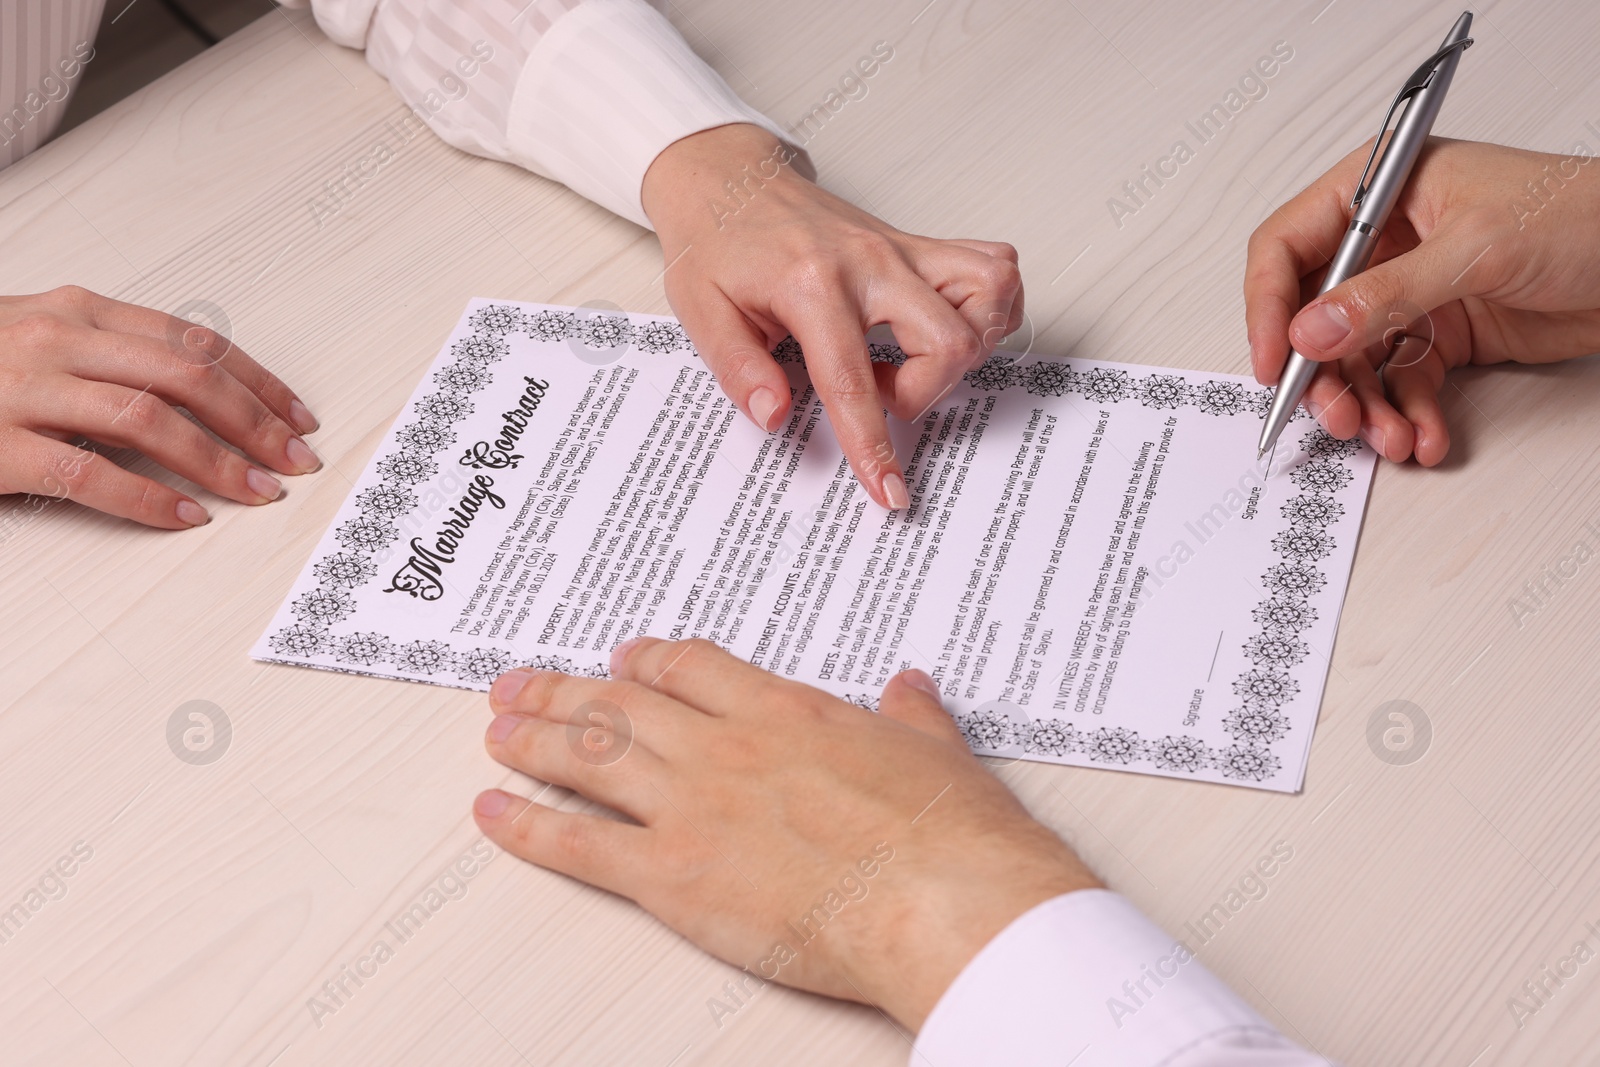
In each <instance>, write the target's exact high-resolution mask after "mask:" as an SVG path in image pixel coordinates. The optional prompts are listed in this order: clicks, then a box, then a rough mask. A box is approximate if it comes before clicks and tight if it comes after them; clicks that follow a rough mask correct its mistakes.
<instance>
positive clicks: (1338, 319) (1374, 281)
mask: <svg viewBox="0 0 1600 1067" xmlns="http://www.w3.org/2000/svg"><path fill="white" fill-rule="evenodd" d="M1485 251H1487V249H1486V248H1485V247H1484V246H1483V244H1482V242H1481V241H1479V242H1474V241H1472V240H1470V239H1464V238H1460V237H1455V236H1452V235H1451V234H1449V233H1439V232H1437V231H1435V233H1433V234H1431V235H1429V239H1428V240H1426V241H1424V242H1422V243H1421V244H1420V245H1418V246H1417V247H1416V248H1413V249H1412V250H1411V251H1409V252H1406V253H1404V254H1402V255H1398V256H1395V257H1394V258H1393V259H1388V260H1385V261H1384V262H1382V263H1378V264H1376V265H1374V266H1371V267H1369V268H1367V269H1366V270H1364V271H1362V272H1361V273H1360V274H1357V275H1356V276H1355V277H1354V278H1350V279H1347V280H1346V281H1344V282H1342V283H1340V284H1339V285H1336V286H1334V287H1333V288H1332V289H1329V290H1328V291H1327V292H1326V293H1323V294H1322V295H1321V296H1319V297H1317V298H1316V299H1315V300H1313V301H1312V302H1311V303H1309V304H1307V305H1306V306H1305V307H1304V308H1302V309H1301V310H1300V314H1298V315H1296V316H1295V317H1294V320H1293V321H1292V322H1290V323H1289V341H1290V342H1291V343H1292V344H1293V345H1294V347H1295V351H1297V352H1299V353H1300V354H1301V355H1303V356H1305V357H1306V358H1307V359H1313V360H1317V361H1319V362H1320V361H1327V360H1334V359H1339V358H1340V357H1343V356H1348V355H1352V354H1354V353H1357V352H1361V351H1364V350H1366V349H1367V348H1368V347H1369V346H1375V345H1378V344H1379V343H1380V342H1381V343H1382V347H1381V348H1378V349H1376V350H1378V351H1387V350H1388V348H1389V343H1390V342H1391V341H1392V340H1393V338H1395V337H1396V336H1398V335H1400V334H1402V333H1404V332H1405V330H1406V327H1407V326H1408V325H1409V324H1411V323H1413V322H1416V321H1417V320H1419V319H1424V318H1427V316H1428V313H1429V312H1431V311H1432V310H1433V309H1434V308H1437V307H1439V306H1440V305H1442V304H1446V303H1449V302H1450V301H1452V300H1457V299H1459V298H1461V297H1463V296H1467V295H1469V294H1470V292H1471V285H1470V283H1468V284H1462V283H1463V282H1465V281H1466V279H1465V277H1464V276H1465V275H1467V274H1468V268H1470V267H1472V266H1473V265H1474V264H1475V263H1476V261H1477V259H1478V258H1479V257H1481V256H1482V255H1483V253H1484V252H1485ZM1473 273H1477V274H1480V275H1481V274H1484V273H1487V272H1482V271H1481V270H1480V271H1479V272H1473Z"/></svg>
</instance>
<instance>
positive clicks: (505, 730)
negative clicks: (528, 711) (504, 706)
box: [489, 715, 522, 745]
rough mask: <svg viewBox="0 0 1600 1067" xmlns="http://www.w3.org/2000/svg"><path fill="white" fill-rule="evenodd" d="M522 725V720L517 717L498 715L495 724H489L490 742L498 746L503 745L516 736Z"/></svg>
mask: <svg viewBox="0 0 1600 1067" xmlns="http://www.w3.org/2000/svg"><path fill="white" fill-rule="evenodd" d="M520 725H522V720H521V719H520V718H518V717H517V716H515V715H496V716H495V717H494V722H492V723H490V724H489V740H491V741H493V742H494V743H495V744H497V745H503V744H505V740H506V738H508V737H510V736H511V735H512V734H514V733H515V732H516V730H517V727H518V726H520Z"/></svg>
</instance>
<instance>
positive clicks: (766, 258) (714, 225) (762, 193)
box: [642, 124, 1022, 509]
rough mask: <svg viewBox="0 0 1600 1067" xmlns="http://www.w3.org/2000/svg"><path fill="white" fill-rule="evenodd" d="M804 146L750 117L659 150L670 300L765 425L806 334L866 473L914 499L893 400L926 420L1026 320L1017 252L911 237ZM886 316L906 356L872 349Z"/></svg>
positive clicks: (866, 483)
mask: <svg viewBox="0 0 1600 1067" xmlns="http://www.w3.org/2000/svg"><path fill="white" fill-rule="evenodd" d="M791 158H793V157H792V152H791V150H790V149H788V148H787V147H786V146H783V145H781V144H780V143H779V142H778V140H777V139H776V138H775V137H773V136H772V135H771V134H770V133H767V132H766V131H765V130H762V129H761V128H760V127H757V126H751V125H744V124H734V125H729V126H720V127H717V128H715V129H711V130H706V131H704V132H701V133H697V134H694V135H693V136H690V137H685V138H683V139H682V140H680V141H678V142H676V143H674V144H672V145H671V146H669V147H668V148H667V149H666V150H665V151H663V152H662V153H661V154H660V155H659V156H657V157H656V160H655V162H654V163H653V164H652V165H651V167H650V170H649V171H648V173H646V175H645V179H644V189H643V194H642V196H643V202H644V209H645V212H646V213H647V214H648V215H649V217H650V220H651V222H652V223H653V224H654V225H655V227H656V232H657V233H658V234H659V235H660V237H661V249H662V254H663V257H664V260H665V262H666V264H667V271H666V275H665V285H666V290H667V299H668V300H669V301H670V302H671V303H672V308H673V310H674V311H675V312H676V313H677V315H678V318H679V319H680V320H681V321H682V323H683V326H684V329H685V330H686V331H687V332H688V334H689V337H690V339H691V340H692V341H693V342H694V343H695V347H696V348H698V349H699V350H700V354H701V355H702V356H703V357H704V358H705V361H706V364H707V365H708V366H709V367H710V368H711V369H712V370H713V371H714V372H715V373H716V375H717V379H718V381H720V382H721V384H722V388H723V390H724V391H725V392H726V393H727V394H728V396H729V398H730V399H732V400H733V402H734V403H735V404H737V405H738V406H739V407H740V408H741V409H742V410H743V411H744V412H745V414H747V415H748V416H749V417H750V418H751V420H752V421H754V422H755V423H756V425H758V426H760V427H761V428H762V429H764V430H768V431H771V430H775V429H777V428H778V427H779V426H781V425H782V424H783V420H784V417H785V416H786V415H787V414H788V412H789V408H790V396H789V382H788V379H787V377H786V376H785V375H784V373H783V370H782V368H780V367H779V366H778V365H777V363H775V362H774V361H773V359H772V356H771V352H772V348H773V346H774V345H776V344H777V343H778V342H779V341H781V340H782V339H783V338H784V336H785V335H787V334H790V333H792V334H794V336H795V339H796V340H798V341H799V342H800V347H801V348H802V349H803V350H804V352H805V356H806V366H807V369H808V370H809V372H810V375H811V380H812V383H813V384H814V385H815V387H816V390H817V395H818V396H819V397H820V398H821V399H822V402H823V404H825V405H826V406H827V409H828V418H829V419H830V420H831V422H832V425H833V429H834V433H835V434H836V435H837V436H838V438H839V442H840V444H841V446H842V447H843V449H844V453H845V455H846V456H847V457H848V458H849V460H850V465H851V467H852V468H853V469H854V470H855V474H856V478H857V479H858V480H859V481H860V482H861V485H862V487H863V488H865V489H866V491H867V493H868V494H869V495H870V496H871V497H872V498H873V499H874V500H876V501H877V502H878V503H879V504H881V505H883V506H884V507H887V508H891V509H893V508H903V507H907V506H909V504H910V496H909V494H908V492H907V489H906V483H905V472H904V469H903V468H902V467H901V465H900V460H899V458H898V457H897V456H896V455H895V452H894V447H893V445H892V444H891V443H890V441H889V429H888V424H887V423H886V421H885V419H884V409H885V408H887V409H888V411H889V413H890V414H892V415H894V416H895V417H896V418H900V419H916V418H919V417H920V416H921V415H922V414H923V412H925V411H927V410H928V409H929V408H931V407H932V406H933V405H934V404H936V403H937V402H938V401H939V400H941V399H943V398H944V396H945V395H946V394H947V393H948V392H949V391H950V389H951V388H953V387H954V386H955V384H956V383H957V382H958V381H960V379H961V376H962V375H963V374H964V373H966V372H967V371H968V370H970V369H971V368H972V367H973V366H975V365H976V364H978V363H980V362H982V361H983V360H984V359H985V358H987V357H988V356H989V354H990V353H991V352H993V351H994V348H995V346H996V345H997V344H999V343H1000V341H1001V340H1003V339H1004V338H1005V336H1006V335H1007V334H1009V333H1011V332H1012V331H1013V330H1015V329H1016V328H1017V326H1018V325H1019V324H1020V323H1021V321H1022V276H1021V274H1020V272H1019V271H1018V270H1017V252H1016V249H1014V248H1012V247H1011V246H1010V245H1008V244H1001V243H998V242H993V241H957V240H936V239H934V238H929V237H918V236H916V235H914V234H908V233H902V232H901V231H899V230H897V229H895V228H894V227H893V226H890V225H889V224H887V223H885V222H883V221H881V220H879V219H876V218H874V217H873V216H871V215H869V214H867V213H866V212H864V211H862V210H860V209H859V208H856V207H854V206H852V205H850V204H848V203H846V202H845V201H843V200H840V199H839V198H838V197H836V196H834V195H833V194H831V193H828V192H826V191H824V190H822V189H820V188H818V187H817V186H816V185H814V184H813V183H811V182H810V181H807V180H806V179H805V178H804V177H802V176H800V175H799V174H796V173H795V171H794V168H793V167H791V166H789V165H788V161H789V160H790V159H791ZM730 186H731V189H732V190H734V192H731V193H730ZM880 323H888V324H889V325H890V327H891V328H892V329H893V330H894V334H895V339H896V340H897V341H898V342H899V344H900V347H901V348H902V349H904V351H905V353H906V356H907V358H906V361H905V364H904V365H903V366H900V367H895V366H891V365H887V364H880V365H877V366H874V365H873V364H872V363H871V362H870V360H869V359H868V357H867V346H866V342H865V341H863V340H862V334H863V333H865V332H866V330H867V329H869V328H870V327H872V326H875V325H878V324H880Z"/></svg>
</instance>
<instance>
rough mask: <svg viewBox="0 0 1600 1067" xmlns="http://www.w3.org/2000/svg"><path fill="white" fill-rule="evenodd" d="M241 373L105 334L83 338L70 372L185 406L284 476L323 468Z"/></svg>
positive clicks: (236, 366)
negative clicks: (241, 378) (237, 374)
mask: <svg viewBox="0 0 1600 1067" xmlns="http://www.w3.org/2000/svg"><path fill="white" fill-rule="evenodd" d="M196 328H198V327H196ZM242 369H245V367H244V364H243V363H242V362H239V361H235V362H233V363H232V364H231V366H230V365H227V364H225V362H222V361H219V362H211V361H209V360H207V359H189V358H184V356H182V355H181V354H178V353H175V352H174V351H173V349H172V348H171V347H169V346H167V345H165V344H163V343H162V342H160V341H156V340H152V339H150V338H148V337H139V336H136V335H133V334H126V333H108V332H106V331H103V330H98V331H86V332H85V334H84V336H83V338H82V342H81V344H80V346H79V347H78V349H77V355H76V357H75V358H74V360H73V364H72V367H71V370H72V373H74V374H76V375H77V376H78V377H80V378H83V379H86V380H93V381H104V382H114V383H116V384H118V385H123V386H126V387H128V388H129V389H133V390H137V391H139V392H147V393H150V394H153V395H154V396H155V397H157V398H159V399H161V400H164V401H166V402H167V403H168V404H176V405H182V406H183V407H185V408H187V409H188V410H189V411H190V412H191V413H192V414H193V415H194V416H195V418H197V419H199V420H200V421H201V422H202V423H203V424H204V425H205V426H206V427H207V428H208V429H210V430H211V431H212V432H213V433H215V434H216V435H217V436H218V437H220V438H222V439H223V440H224V441H227V442H228V443H229V444H231V445H233V446H234V447H236V448H238V449H239V450H240V451H242V452H244V453H246V454H247V455H249V456H250V457H251V458H253V459H255V460H256V461H257V462H259V463H262V464H265V465H267V466H269V467H271V468H272V469H274V470H277V471H280V472H282V473H284V474H305V473H308V472H310V471H314V470H316V469H317V468H319V467H320V466H322V461H321V460H319V459H317V457H316V454H315V453H313V452H312V451H311V448H310V446H309V445H307V444H306V442H305V441H304V440H303V439H302V438H301V437H300V435H299V433H298V432H297V431H296V429H295V427H294V426H292V425H290V424H289V423H288V422H287V421H285V420H284V418H283V417H281V416H280V415H279V414H276V413H274V412H273V410H272V408H271V407H270V406H269V405H268V404H266V403H264V402H263V401H262V399H261V398H260V396H258V395H257V394H256V393H254V392H253V391H252V390H251V389H250V388H248V387H247V386H246V384H245V383H244V382H242V381H241V380H240V379H239V378H237V377H235V376H234V373H233V372H234V371H238V370H242ZM263 373H264V372H263Z"/></svg>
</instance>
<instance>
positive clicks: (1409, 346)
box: [1244, 138, 1600, 467]
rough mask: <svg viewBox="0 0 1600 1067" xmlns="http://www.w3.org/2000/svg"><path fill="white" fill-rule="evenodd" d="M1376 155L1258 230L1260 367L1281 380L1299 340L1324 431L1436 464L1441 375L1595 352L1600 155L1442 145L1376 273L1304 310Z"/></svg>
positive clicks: (1599, 309)
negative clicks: (1313, 363) (1314, 364)
mask: <svg viewBox="0 0 1600 1067" xmlns="http://www.w3.org/2000/svg"><path fill="white" fill-rule="evenodd" d="M1370 150H1371V143H1370V142H1369V143H1368V144H1367V145H1366V146H1364V147H1362V148H1360V149H1358V150H1357V151H1355V152H1353V153H1351V154H1350V155H1348V156H1346V157H1345V158H1344V160H1343V161H1341V162H1340V163H1339V164H1338V165H1337V166H1335V167H1334V168H1333V169H1332V170H1330V171H1328V173H1327V174H1325V175H1323V176H1322V177H1321V178H1319V179H1317V180H1316V181H1315V182H1314V183H1312V185H1311V186H1310V187H1309V188H1308V189H1306V190H1305V191H1304V192H1302V193H1301V194H1300V195H1299V196H1296V197H1295V198H1294V199H1293V200H1290V201H1289V202H1288V203H1286V204H1284V205H1283V206H1282V207H1281V208H1279V209H1278V210H1277V211H1275V212H1273V214H1272V216H1271V217H1270V218H1269V219H1267V221H1266V222H1264V223H1262V224H1261V226H1260V227H1259V228H1258V229H1257V230H1256V232H1255V233H1254V235H1252V236H1251V238H1250V249H1249V258H1248V261H1247V264H1246V267H1245V282H1244V295H1245V318H1246V322H1247V326H1248V330H1249V337H1250V361H1251V364H1252V365H1253V367H1254V369H1255V374H1256V378H1257V380H1259V381H1261V382H1262V383H1264V384H1268V385H1271V384H1274V383H1276V382H1277V380H1278V378H1279V376H1280V375H1281V374H1282V373H1283V366H1284V362H1285V360H1286V359H1287V357H1288V352H1289V346H1290V344H1291V343H1292V344H1293V345H1294V347H1295V349H1296V350H1297V351H1299V352H1300V354H1301V355H1303V356H1305V357H1306V358H1308V359H1313V360H1317V361H1320V362H1322V363H1324V364H1325V365H1324V366H1322V367H1320V368H1319V369H1318V371H1317V376H1316V378H1315V380H1314V381H1313V382H1312V384H1311V388H1310V389H1309V390H1308V391H1307V392H1306V396H1305V400H1304V404H1305V406H1306V410H1308V411H1310V412H1311V414H1312V415H1314V416H1316V417H1317V418H1318V419H1320V420H1321V422H1322V424H1323V425H1324V426H1325V427H1326V428H1327V430H1328V432H1329V433H1331V434H1333V435H1334V436H1335V437H1342V438H1348V437H1352V436H1354V435H1355V434H1357V433H1360V435H1361V437H1362V438H1363V439H1364V440H1365V441H1366V442H1367V443H1368V444H1370V445H1371V446H1372V447H1373V448H1375V449H1377V450H1378V452H1379V453H1381V454H1382V455H1384V456H1386V457H1388V458H1389V459H1392V460H1395V461H1397V462H1398V461H1402V460H1404V459H1406V458H1407V457H1408V456H1411V455H1415V456H1416V457H1417V462H1419V463H1421V464H1422V465H1424V466H1429V467H1431V466H1433V465H1434V464H1436V463H1438V462H1440V461H1441V460H1442V459H1444V456H1445V452H1446V451H1447V450H1448V449H1449V447H1450V434H1449V431H1448V430H1447V429H1446V427H1445V424H1444V414H1443V412H1442V411H1441V409H1440V406H1439V396H1438V394H1439V390H1440V389H1441V388H1442V387H1443V384H1444V376H1445V372H1446V371H1448V370H1451V369H1453V368H1456V367H1460V366H1464V365H1466V364H1469V363H1472V364H1480V363H1501V362H1505V361H1508V360H1510V361H1515V362H1518V363H1554V362H1556V361H1558V360H1564V359H1571V358H1573V357H1575V356H1583V355H1588V354H1590V353H1592V352H1596V351H1600V159H1589V158H1586V157H1584V156H1576V157H1573V156H1557V155H1545V154H1542V153H1538V152H1524V151H1521V150H1519V149H1514V148H1503V147H1501V146H1499V145H1491V144H1479V143H1475V142H1471V141H1449V140H1443V139H1440V138H1432V139H1430V140H1429V142H1428V145H1427V147H1426V148H1425V149H1424V150H1423V153H1422V157H1421V159H1419V160H1418V162H1417V166H1416V169H1415V170H1414V171H1413V172H1412V175H1411V180H1410V182H1409V183H1408V184H1407V185H1406V188H1405V191H1404V193H1402V194H1401V196H1400V201H1399V204H1398V205H1397V206H1396V207H1395V210H1394V213H1393V214H1392V215H1391V216H1390V218H1389V223H1388V225H1387V226H1386V227H1385V228H1384V232H1383V236H1382V239H1381V240H1380V241H1379V243H1378V248H1377V252H1376V254H1375V255H1374V257H1373V264H1374V265H1373V266H1372V267H1370V268H1369V269H1368V270H1366V271H1365V272H1363V273H1361V274H1359V275H1357V276H1356V277H1354V278H1352V279H1350V280H1348V281H1346V282H1345V283H1343V284H1342V285H1340V286H1338V287H1336V288H1334V289H1332V290H1330V291H1329V292H1328V293H1326V294H1324V295H1323V296H1319V297H1317V298H1316V299H1315V300H1312V301H1311V303H1309V304H1307V305H1306V306H1305V307H1304V308H1301V307H1300V305H1301V302H1302V301H1303V300H1305V299H1307V298H1308V297H1310V296H1311V295H1312V294H1314V293H1315V292H1316V290H1317V288H1318V284H1319V283H1320V280H1321V276H1322V274H1323V273H1324V270H1323V268H1325V267H1326V265H1327V263H1328V260H1329V258H1330V257H1331V256H1332V255H1333V253H1334V251H1335V250H1336V249H1337V248H1338V247H1339V242H1340V240H1341V239H1342V238H1343V236H1344V232H1345V229H1346V228H1347V227H1348V226H1349V224H1350V197H1351V195H1352V194H1353V193H1354V191H1355V187H1356V181H1357V179H1358V178H1359V176H1360V174H1361V168H1362V164H1363V163H1365V162H1366V159H1367V154H1368V152H1369V151H1370ZM1535 190H1537V192H1536V191H1535ZM1297 309H1298V313H1297ZM1397 342H1402V343H1397ZM1385 359H1387V360H1388V363H1387V366H1386V367H1385V368H1384V370H1383V373H1382V376H1381V377H1380V375H1379V373H1378V370H1377V368H1378V367H1379V366H1380V365H1382V364H1383V363H1384V361H1385Z"/></svg>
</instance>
